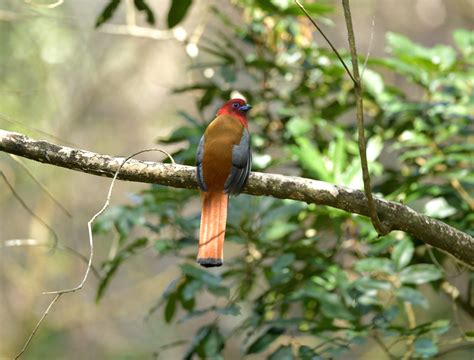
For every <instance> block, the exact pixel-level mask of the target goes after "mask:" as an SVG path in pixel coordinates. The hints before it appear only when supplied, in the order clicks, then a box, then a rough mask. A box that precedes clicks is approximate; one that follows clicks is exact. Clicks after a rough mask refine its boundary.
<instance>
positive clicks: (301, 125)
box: [286, 116, 312, 137]
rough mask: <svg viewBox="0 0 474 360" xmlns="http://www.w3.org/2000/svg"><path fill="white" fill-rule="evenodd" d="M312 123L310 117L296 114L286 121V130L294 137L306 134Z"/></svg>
mask: <svg viewBox="0 0 474 360" xmlns="http://www.w3.org/2000/svg"><path fill="white" fill-rule="evenodd" d="M311 129H312V125H311V123H310V122H309V120H308V119H304V118H301V117H299V116H295V117H293V118H291V119H290V120H289V121H288V122H287V123H286V130H288V132H289V133H290V134H291V135H293V136H294V137H298V136H304V135H306V134H307V133H308V132H309V131H311Z"/></svg>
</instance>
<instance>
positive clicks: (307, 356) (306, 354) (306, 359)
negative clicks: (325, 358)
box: [298, 345, 322, 360]
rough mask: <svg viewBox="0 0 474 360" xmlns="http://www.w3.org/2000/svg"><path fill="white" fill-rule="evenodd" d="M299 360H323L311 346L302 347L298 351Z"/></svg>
mask: <svg viewBox="0 0 474 360" xmlns="http://www.w3.org/2000/svg"><path fill="white" fill-rule="evenodd" d="M298 359H300V360H321V359H322V358H321V357H319V356H318V355H317V354H316V353H315V352H314V350H313V349H311V348H310V347H309V346H306V345H302V346H300V347H299V349H298Z"/></svg>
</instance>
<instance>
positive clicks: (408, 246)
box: [392, 238, 415, 270]
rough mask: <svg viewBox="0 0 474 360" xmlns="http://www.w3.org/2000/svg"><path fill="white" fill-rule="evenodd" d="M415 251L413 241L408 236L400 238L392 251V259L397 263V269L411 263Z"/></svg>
mask: <svg viewBox="0 0 474 360" xmlns="http://www.w3.org/2000/svg"><path fill="white" fill-rule="evenodd" d="M414 251H415V248H414V246H413V243H412V242H411V240H409V239H407V238H405V239H403V240H400V241H399V242H398V243H397V245H395V248H394V249H393V252H392V261H393V262H394V263H395V266H396V267H397V270H401V269H403V268H404V267H405V266H407V265H408V264H409V263H410V261H411V258H412V257H413V252H414Z"/></svg>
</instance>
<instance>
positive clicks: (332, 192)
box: [0, 130, 474, 266]
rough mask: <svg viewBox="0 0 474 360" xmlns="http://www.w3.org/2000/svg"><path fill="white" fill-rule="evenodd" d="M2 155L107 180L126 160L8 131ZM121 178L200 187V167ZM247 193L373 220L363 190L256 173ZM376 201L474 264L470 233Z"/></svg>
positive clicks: (388, 215)
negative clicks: (323, 206) (316, 205)
mask: <svg viewBox="0 0 474 360" xmlns="http://www.w3.org/2000/svg"><path fill="white" fill-rule="evenodd" d="M0 151H4V152H6V153H10V154H15V155H18V156H21V157H24V158H28V159H31V160H35V161H39V162H42V163H46V164H50V165H55V166H60V167H64V168H67V169H72V170H76V171H81V172H84V173H88V174H93V175H99V176H106V177H113V176H114V175H115V172H116V171H117V169H118V168H119V167H120V165H121V164H122V163H123V161H124V157H114V156H109V155H101V154H97V153H93V152H90V151H86V150H80V149H74V148H70V147H65V146H59V145H55V144H52V143H49V142H46V141H41V140H34V139H32V138H30V137H28V136H25V135H22V134H19V133H14V132H9V131H5V130H0ZM118 179H121V180H128V181H136V182H143V183H151V184H160V185H164V186H171V187H176V188H186V189H197V188H198V186H197V181H196V175H195V168H194V167H192V166H184V165H173V164H163V163H157V162H152V161H138V160H129V161H128V162H127V163H126V164H125V165H123V167H122V169H121V170H120V174H119V175H118ZM243 192H244V193H246V194H250V195H255V196H262V195H264V196H273V197H275V198H279V199H293V200H297V201H304V202H306V203H315V204H318V205H326V206H331V207H334V208H338V209H341V210H344V211H347V212H350V213H353V214H359V215H363V216H369V210H368V207H367V199H366V196H365V194H364V192H363V191H360V190H354V189H350V188H347V187H344V186H338V185H332V184H329V183H326V182H323V181H317V180H311V179H306V178H301V177H295V176H284V175H279V174H264V173H258V172H252V173H251V174H250V177H249V180H248V182H247V185H246V186H245V188H244V191H243ZM374 203H375V206H376V208H377V212H378V214H379V218H380V220H381V221H382V222H383V224H384V226H386V227H387V228H389V229H390V230H401V231H404V232H406V233H408V234H410V235H412V236H413V237H415V238H416V239H419V240H421V241H423V242H425V243H426V244H429V245H431V246H434V247H436V248H439V249H441V250H444V251H446V252H448V253H450V254H452V255H453V256H455V257H456V258H458V259H459V260H461V261H462V262H464V263H466V264H468V265H470V266H474V238H473V237H472V236H470V235H469V234H466V233H464V232H462V231H460V230H457V229H455V228H453V227H451V226H449V225H447V224H445V223H443V222H441V221H439V220H435V219H433V218H430V217H428V216H425V215H422V214H419V213H417V212H416V211H414V210H412V209H411V208H409V207H408V206H405V205H402V204H398V203H395V202H392V201H387V200H384V199H380V198H376V197H374Z"/></svg>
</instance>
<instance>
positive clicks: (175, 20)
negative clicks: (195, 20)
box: [168, 0, 193, 29]
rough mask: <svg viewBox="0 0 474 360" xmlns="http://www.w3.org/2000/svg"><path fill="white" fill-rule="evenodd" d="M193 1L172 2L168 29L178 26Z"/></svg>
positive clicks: (173, 0) (179, 0)
mask: <svg viewBox="0 0 474 360" xmlns="http://www.w3.org/2000/svg"><path fill="white" fill-rule="evenodd" d="M192 3H193V2H192V0H172V1H171V7H170V9H169V11H168V28H170V29H171V28H172V27H175V26H176V25H178V24H179V23H180V22H181V21H182V20H183V19H184V17H185V16H186V13H187V12H188V10H189V7H190V6H191V4H192Z"/></svg>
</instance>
